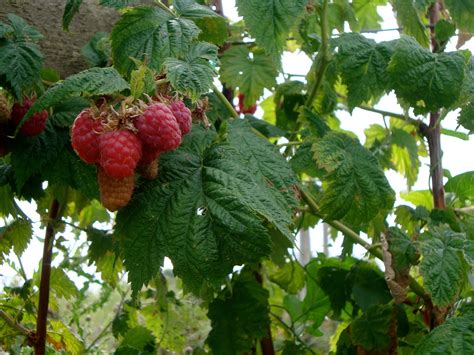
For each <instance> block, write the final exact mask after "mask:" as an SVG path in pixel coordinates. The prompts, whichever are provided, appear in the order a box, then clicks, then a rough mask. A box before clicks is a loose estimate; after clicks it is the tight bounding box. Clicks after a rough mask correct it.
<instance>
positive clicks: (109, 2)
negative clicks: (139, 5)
mask: <svg viewBox="0 0 474 355" xmlns="http://www.w3.org/2000/svg"><path fill="white" fill-rule="evenodd" d="M136 2H137V0H100V1H99V4H100V5H102V6H107V7H113V8H115V9H122V8H124V7H127V6H130V5H133V4H135V3H136Z"/></svg>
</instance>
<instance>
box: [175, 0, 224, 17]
mask: <svg viewBox="0 0 474 355" xmlns="http://www.w3.org/2000/svg"><path fill="white" fill-rule="evenodd" d="M173 6H174V8H175V10H176V12H177V13H178V14H179V15H180V16H182V17H184V18H189V19H199V18H203V17H220V16H219V15H218V14H217V13H216V12H214V11H213V10H212V9H211V8H210V7H208V6H204V5H201V4H198V3H197V2H196V1H194V0H174V1H173Z"/></svg>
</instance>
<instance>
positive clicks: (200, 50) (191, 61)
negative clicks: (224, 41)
mask: <svg viewBox="0 0 474 355" xmlns="http://www.w3.org/2000/svg"><path fill="white" fill-rule="evenodd" d="M210 61H214V62H215V61H217V47H216V46H214V45H212V44H210V43H205V42H199V43H195V44H193V45H191V46H190V48H189V52H188V53H186V55H185V56H184V58H183V59H175V58H167V59H166V60H165V61H164V66H165V68H166V71H167V78H168V79H169V81H170V83H171V85H172V86H173V87H174V89H176V90H177V91H179V92H181V93H182V94H184V95H186V96H189V97H191V98H193V99H198V98H199V97H200V96H201V95H203V94H205V93H207V92H208V91H209V90H210V88H211V87H212V82H213V78H214V76H215V75H216V73H215V70H214V68H213V66H212V64H211V63H210Z"/></svg>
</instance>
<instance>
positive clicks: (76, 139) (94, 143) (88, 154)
mask: <svg viewBox="0 0 474 355" xmlns="http://www.w3.org/2000/svg"><path fill="white" fill-rule="evenodd" d="M102 130H103V126H102V122H101V121H100V120H96V119H94V117H93V116H92V113H91V110H90V109H85V110H83V111H82V112H81V113H79V115H77V117H76V119H75V120H74V124H73V126H72V130H71V143H72V147H73V148H74V150H75V151H76V153H77V155H79V157H80V158H81V159H82V160H83V161H84V162H86V163H88V164H96V163H98V162H99V159H100V149H99V141H100V134H101V133H102Z"/></svg>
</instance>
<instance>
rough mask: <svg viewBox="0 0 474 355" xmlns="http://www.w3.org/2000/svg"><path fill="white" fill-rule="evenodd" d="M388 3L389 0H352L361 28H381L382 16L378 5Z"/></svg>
mask: <svg viewBox="0 0 474 355" xmlns="http://www.w3.org/2000/svg"><path fill="white" fill-rule="evenodd" d="M386 4H387V0H352V7H353V8H354V12H355V14H356V18H357V20H358V22H359V25H360V29H361V30H373V29H378V28H380V23H381V22H382V17H380V15H379V14H378V12H377V7H378V6H383V5H386Z"/></svg>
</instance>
